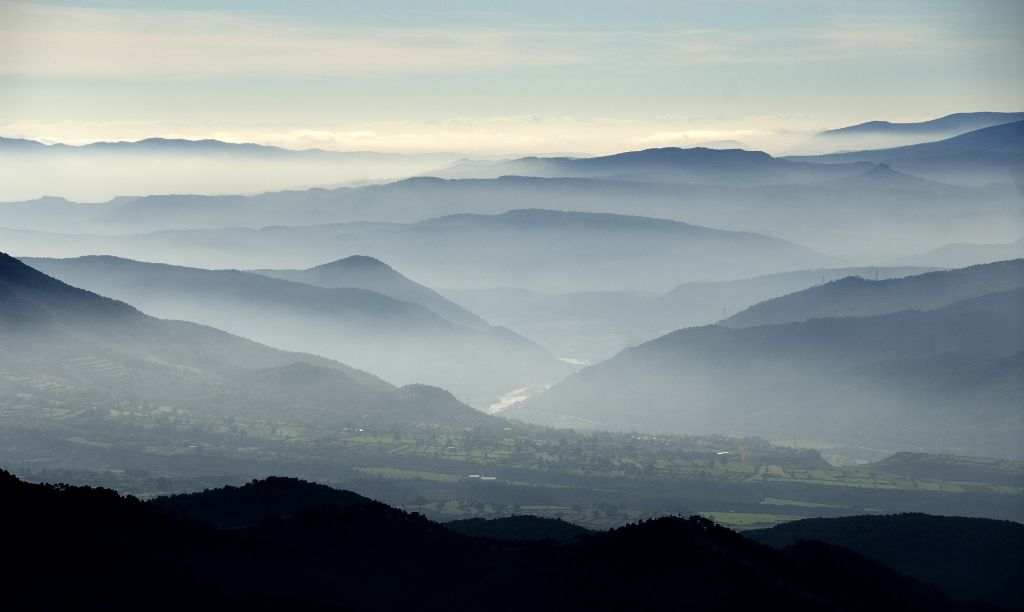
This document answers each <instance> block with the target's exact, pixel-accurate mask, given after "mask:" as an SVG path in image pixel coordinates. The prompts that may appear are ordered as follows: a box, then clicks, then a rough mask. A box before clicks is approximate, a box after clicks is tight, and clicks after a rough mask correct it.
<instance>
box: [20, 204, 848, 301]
mask: <svg viewBox="0 0 1024 612" xmlns="http://www.w3.org/2000/svg"><path fill="white" fill-rule="evenodd" d="M0 237H2V238H3V239H4V241H5V244H10V245H12V246H11V248H12V249H16V250H17V252H18V253H19V254H20V255H26V256H31V255H35V254H37V253H39V252H40V251H41V252H43V253H46V254H48V255H50V256H73V255H82V254H89V253H105V254H110V255H116V256H121V257H127V258H137V259H150V260H152V259H162V260H165V261H173V262H175V263H180V264H184V265H193V266H196V267H204V268H223V267H234V268H242V269H263V268H272V269H282V268H286V269H287V268H304V267H306V266H308V265H310V263H312V264H318V263H322V262H323V261H324V259H325V258H329V257H346V256H350V255H365V256H369V257H374V258H376V259H379V260H382V261H387V262H388V263H389V264H391V265H393V266H395V268H397V269H399V270H402V271H403V273H405V274H407V275H408V276H410V277H413V278H416V279H417V281H419V282H421V283H423V284H425V285H427V286H429V287H439V288H444V287H448V288H460V287H493V286H519V287H523V288H527V289H534V290H541V291H543V290H549V289H553V290H559V291H575V290H595V289H598V290H601V289H650V288H657V289H668V288H670V287H674V286H675V285H678V284H679V283H681V282H686V281H701V280H721V279H723V278H735V277H737V276H749V275H751V274H754V275H756V274H767V273H772V272H780V271H784V270H792V269H806V268H813V267H822V266H827V265H829V264H830V263H832V262H833V261H834V260H833V259H832V258H829V257H826V256H824V255H822V254H820V253H817V252H815V251H812V250H810V249H807V248H805V247H802V246H799V245H797V244H794V243H791V242H787V241H784V240H780V239H777V238H772V237H769V236H765V235H758V234H753V233H747V232H733V231H723V230H717V229H712V228H708V227H701V226H695V225H690V224H687V223H680V222H676V221H669V220H665V219H656V218H649V217H639V216H631V215H613V214H593V213H577V212H562V211H550V210H539V209H532V210H514V211H509V212H507V213H503V214H501V215H475V214H461V215H450V216H446V217H440V218H436V219H429V220H427V221H422V222H419V223H412V224H401V225H399V224H375V223H347V224H336V225H317V226H308V227H306V226H303V227H292V226H284V227H281V226H274V227H267V228H263V229H261V230H250V229H235V228H229V229H221V230H206V231H163V232H155V233H151V234H137V235H126V236H99V235H70V234H62V235H55V234H48V233H38V232H6V231H0ZM325 254H333V255H331V256H325ZM708 261H713V262H715V265H714V266H708V265H706V264H705V262H708Z"/></svg>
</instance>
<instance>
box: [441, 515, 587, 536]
mask: <svg viewBox="0 0 1024 612" xmlns="http://www.w3.org/2000/svg"><path fill="white" fill-rule="evenodd" d="M444 526H445V527H447V528H448V529H451V530H452V531H454V532H455V533H458V534H460V535H464V536H469V537H473V538H487V539H491V540H539V541H543V540H552V541H557V542H565V541H568V540H572V539H573V538H577V537H579V536H582V535H586V534H588V533H590V530H589V529H586V528H583V527H580V526H578V525H573V524H572V523H568V522H566V521H563V520H560V519H553V518H544V517H540V516H531V515H520V516H507V517H504V518H496V519H482V518H471V519H461V520H457V521H449V522H447V523H445V524H444Z"/></svg>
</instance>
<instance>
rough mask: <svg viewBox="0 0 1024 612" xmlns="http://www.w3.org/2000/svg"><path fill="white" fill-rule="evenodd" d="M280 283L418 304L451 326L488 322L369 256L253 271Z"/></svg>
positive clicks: (475, 326) (475, 325) (480, 326)
mask: <svg viewBox="0 0 1024 612" xmlns="http://www.w3.org/2000/svg"><path fill="white" fill-rule="evenodd" d="M253 272H256V273H258V274H262V275H264V276H270V277H272V278H280V279H283V280H290V281H295V282H298V283H306V284H309V285H317V286H319V287H327V288H330V289H336V288H339V287H354V288H356V289H366V290H368V291H374V292H376V293H381V294H383V295H386V296H389V297H392V298H394V299H396V300H400V301H403V302H410V303H412V304H419V305H420V306H424V307H426V308H429V309H430V310H432V311H434V312H435V313H437V314H439V315H441V316H442V317H444V318H445V319H448V320H449V321H451V322H452V323H455V324H458V325H464V326H466V327H473V328H486V327H488V325H487V322H486V321H484V320H483V319H481V318H480V317H478V316H476V315H475V314H473V313H471V312H469V311H468V310H466V309H465V308H463V307H461V306H459V305H458V304H456V303H454V302H452V301H451V300H448V299H446V298H444V297H443V296H441V294H439V293H437V292H436V291H434V290H433V289H430V288H428V287H424V286H423V285H421V284H419V283H417V282H414V281H412V280H410V279H409V278H406V277H405V276H403V275H402V274H400V273H399V272H398V271H397V270H395V269H394V268H392V267H391V266H389V265H387V264H386V263H384V262H382V261H380V260H379V259H374V258H372V257H365V256H362V255H352V256H350V257H346V258H344V259H339V260H337V261H332V262H328V263H325V264H321V265H319V266H315V267H312V268H307V269H305V270H253Z"/></svg>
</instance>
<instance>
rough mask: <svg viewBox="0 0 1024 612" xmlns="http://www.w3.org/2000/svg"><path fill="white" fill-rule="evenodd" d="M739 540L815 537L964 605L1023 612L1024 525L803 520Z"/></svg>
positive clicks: (788, 541) (895, 517) (783, 541)
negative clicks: (965, 602)
mask: <svg viewBox="0 0 1024 612" xmlns="http://www.w3.org/2000/svg"><path fill="white" fill-rule="evenodd" d="M744 535H745V536H747V537H749V538H751V539H753V540H755V541H758V542H761V543H762V544H768V545H769V546H773V547H775V548H785V547H787V546H791V545H793V544H796V543H797V542H800V541H806V540H816V541H820V542H826V543H828V544H832V545H834V546H842V547H843V548H846V549H849V550H852V551H854V552H857V553H859V554H862V555H864V556H865V557H869V558H871V559H874V560H876V561H878V562H880V563H884V564H885V565H887V566H889V567H892V568H894V569H896V570H898V571H900V572H902V573H904V574H906V575H908V576H913V577H915V578H917V579H918V580H921V581H922V582H926V583H928V584H931V585H933V586H935V587H937V588H939V589H942V590H943V591H946V592H947V593H949V594H950V595H952V596H954V597H957V598H959V599H962V600H977V601H983V602H986V603H989V604H992V605H995V606H1000V607H1003V608H1006V609H1012V610H1018V609H1021V608H1024V585H1022V583H1021V581H1020V571H1021V568H1022V567H1024V525H1021V524H1020V523H1014V522H1011V521H996V520H992V519H983V518H968V517H953V516H931V515H927V514H892V515H886V516H850V517H843V518H828V519H817V518H816V519H803V520H800V521H793V522H790V523H783V524H782V525H778V526H776V527H772V528H771V529H762V530H757V531H748V532H745V533H744Z"/></svg>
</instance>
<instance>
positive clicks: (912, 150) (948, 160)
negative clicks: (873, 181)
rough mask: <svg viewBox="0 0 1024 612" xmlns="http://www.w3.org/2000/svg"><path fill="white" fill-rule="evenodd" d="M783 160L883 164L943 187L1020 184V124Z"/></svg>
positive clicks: (1023, 155)
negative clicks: (953, 183) (946, 136)
mask: <svg viewBox="0 0 1024 612" xmlns="http://www.w3.org/2000/svg"><path fill="white" fill-rule="evenodd" d="M786 159H789V160H793V161H803V162H811V163H825V164H829V163H835V164H844V166H845V165H846V164H851V163H858V162H872V163H876V164H883V163H884V164H888V165H890V166H892V167H893V168H895V169H896V170H900V171H903V172H908V173H911V174H915V175H917V176H921V177H925V178H930V179H934V180H937V181H944V182H955V183H959V184H964V185H983V184H985V183H989V182H1001V183H1017V184H1020V182H1021V172H1022V170H1021V167H1022V164H1024V120H1016V121H1013V122H1009V123H1002V124H999V125H993V126H991V127H986V128H982V129H978V130H974V131H971V132H966V133H963V134H959V135H957V136H953V137H951V138H946V139H943V140H937V141H934V142H925V143H920V144H913V145H906V146H902V147H893V148H887V149H871V150H864V151H849V152H843V153H831V154H827V155H817V156H794V157H788V158H786Z"/></svg>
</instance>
